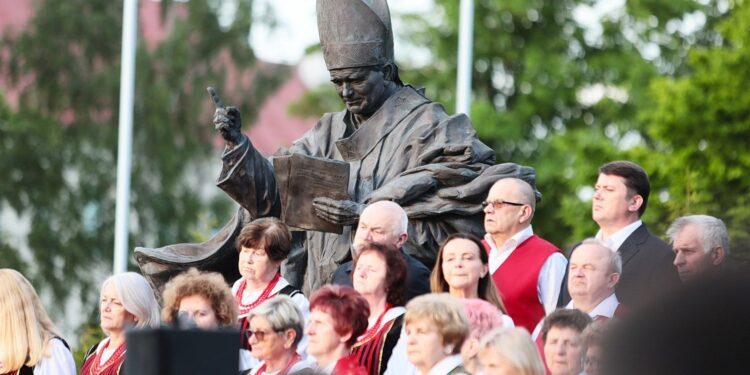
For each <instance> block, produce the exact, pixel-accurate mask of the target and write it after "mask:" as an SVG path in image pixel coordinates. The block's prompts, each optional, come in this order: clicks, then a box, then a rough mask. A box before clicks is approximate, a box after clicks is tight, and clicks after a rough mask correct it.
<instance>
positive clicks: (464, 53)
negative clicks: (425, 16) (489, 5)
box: [456, 0, 474, 116]
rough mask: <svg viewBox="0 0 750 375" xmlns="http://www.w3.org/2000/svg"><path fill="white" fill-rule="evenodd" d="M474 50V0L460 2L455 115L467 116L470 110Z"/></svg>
mask: <svg viewBox="0 0 750 375" xmlns="http://www.w3.org/2000/svg"><path fill="white" fill-rule="evenodd" d="M473 48H474V0H461V10H460V15H459V26H458V69H457V77H456V113H465V114H466V115H467V116H468V115H469V112H470V108H471V71H472V65H473V64H472V56H471V55H472V50H473Z"/></svg>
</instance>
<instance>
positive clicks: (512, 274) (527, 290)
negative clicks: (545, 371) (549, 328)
mask: <svg viewBox="0 0 750 375" xmlns="http://www.w3.org/2000/svg"><path fill="white" fill-rule="evenodd" d="M482 242H483V243H484V246H485V248H486V249H487V252H488V253H489V251H490V246H489V244H488V243H487V242H485V241H482ZM559 251H560V249H558V248H557V247H555V245H553V244H551V243H549V242H547V241H545V240H543V239H541V238H540V237H539V236H537V235H533V236H531V237H529V238H528V239H527V240H526V241H523V243H521V244H520V245H518V247H517V248H516V249H515V250H513V252H512V253H511V254H510V256H509V257H508V259H506V260H505V262H504V263H503V264H502V265H501V266H500V267H499V268H498V269H497V270H496V271H495V273H493V274H492V279H493V280H494V281H495V286H497V289H498V291H500V296H501V297H502V299H503V303H504V304H505V308H506V309H507V310H508V315H510V317H511V318H513V322H514V323H515V324H516V326H520V327H524V328H526V329H527V330H528V331H529V332H533V331H534V327H535V326H536V324H537V322H539V321H540V320H541V319H542V318H544V315H545V314H544V306H543V305H542V304H541V303H540V302H539V293H537V283H538V282H539V270H541V269H542V266H543V265H544V262H545V261H546V260H547V258H549V256H550V255H552V254H554V253H555V252H559Z"/></svg>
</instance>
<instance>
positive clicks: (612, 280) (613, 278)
mask: <svg viewBox="0 0 750 375" xmlns="http://www.w3.org/2000/svg"><path fill="white" fill-rule="evenodd" d="M619 281H620V274H619V273H617V272H614V273H611V274H610V275H609V280H608V282H607V284H609V285H608V286H609V287H610V288H612V289H614V287H615V285H617V283H618V282H619Z"/></svg>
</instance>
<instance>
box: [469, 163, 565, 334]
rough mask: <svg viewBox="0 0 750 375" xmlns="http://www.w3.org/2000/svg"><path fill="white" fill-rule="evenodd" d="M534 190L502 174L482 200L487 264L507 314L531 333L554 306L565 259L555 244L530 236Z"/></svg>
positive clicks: (533, 208)
mask: <svg viewBox="0 0 750 375" xmlns="http://www.w3.org/2000/svg"><path fill="white" fill-rule="evenodd" d="M535 208H536V197H535V195H534V188H532V186H531V185H529V184H528V183H527V182H525V181H523V180H521V179H516V178H504V179H501V180H499V181H497V182H496V183H495V184H494V185H492V188H490V191H489V194H488V195H487V201H486V202H484V229H485V231H486V232H487V234H486V235H485V236H484V244H485V247H486V248H487V251H488V252H489V266H490V272H491V273H492V279H493V280H494V281H495V285H496V286H497V288H498V290H499V291H500V294H501V295H502V298H503V303H504V304H505V308H506V309H507V310H508V315H510V317H511V318H513V321H514V322H515V324H516V326H521V327H524V328H526V329H527V330H528V331H529V332H532V331H533V330H534V326H535V325H536V323H537V322H539V321H540V320H541V319H542V318H544V316H545V315H547V314H549V313H550V312H552V311H554V310H555V307H556V306H557V299H558V296H559V294H560V285H561V283H562V279H563V276H564V275H565V268H566V266H567V264H568V261H567V260H566V259H565V256H563V255H562V253H560V249H558V248H557V247H556V246H555V245H553V244H551V243H549V242H547V241H545V240H544V239H542V238H541V237H539V236H537V235H535V234H534V231H533V229H532V228H531V219H532V218H533V217H534V210H535Z"/></svg>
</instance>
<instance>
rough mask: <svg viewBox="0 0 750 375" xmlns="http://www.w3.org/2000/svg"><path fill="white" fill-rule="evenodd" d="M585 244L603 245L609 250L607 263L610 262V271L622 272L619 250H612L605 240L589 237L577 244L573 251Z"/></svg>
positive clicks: (602, 246) (603, 247)
mask: <svg viewBox="0 0 750 375" xmlns="http://www.w3.org/2000/svg"><path fill="white" fill-rule="evenodd" d="M583 245H594V246H597V247H601V248H602V249H604V250H607V251H606V253H607V257H608V259H607V263H608V264H609V272H610V273H619V274H622V257H621V256H620V253H619V252H617V251H612V249H610V248H609V246H607V245H605V244H604V242H602V241H599V240H597V239H596V238H593V237H591V238H587V239H585V240H583V241H581V244H580V245H578V246H576V248H575V249H573V251H574V252H575V251H576V249H578V248H579V247H581V246H583ZM572 255H573V254H572V253H571V256H572Z"/></svg>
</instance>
